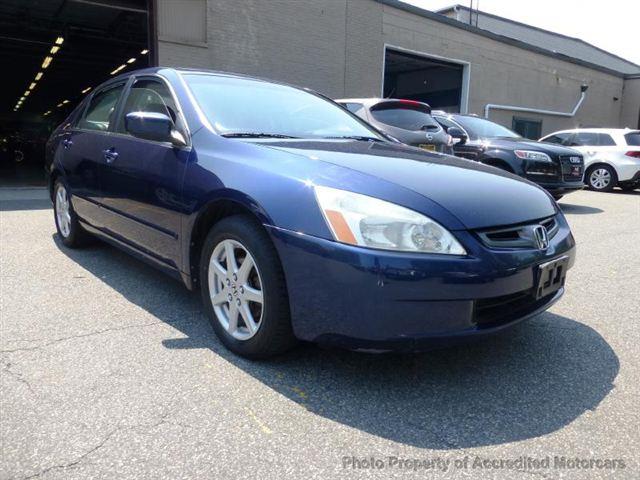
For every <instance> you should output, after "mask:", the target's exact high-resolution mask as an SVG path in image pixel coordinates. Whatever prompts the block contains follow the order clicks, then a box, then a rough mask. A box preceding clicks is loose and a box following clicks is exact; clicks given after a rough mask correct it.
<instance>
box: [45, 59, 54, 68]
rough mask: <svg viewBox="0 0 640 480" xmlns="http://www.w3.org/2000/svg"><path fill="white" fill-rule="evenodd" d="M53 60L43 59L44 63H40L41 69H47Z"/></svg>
mask: <svg viewBox="0 0 640 480" xmlns="http://www.w3.org/2000/svg"><path fill="white" fill-rule="evenodd" d="M51 60H53V57H44V61H43V62H42V68H47V67H48V66H49V64H50V63H51Z"/></svg>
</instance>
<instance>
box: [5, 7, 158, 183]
mask: <svg viewBox="0 0 640 480" xmlns="http://www.w3.org/2000/svg"><path fill="white" fill-rule="evenodd" d="M149 3H150V1H149V2H148V0H47V1H41V0H3V1H2V2H0V32H2V33H0V60H1V62H2V65H3V66H4V68H5V69H6V72H5V75H3V81H2V95H0V186H14V185H38V184H43V182H44V175H43V172H44V170H43V166H44V145H45V142H46V140H47V138H48V136H49V134H50V132H51V131H52V129H53V128H55V126H56V125H57V124H59V123H60V122H61V121H62V120H63V119H64V118H65V117H66V116H67V115H68V114H69V113H70V112H71V111H72V110H73V108H74V107H75V106H76V105H77V104H78V102H80V101H81V100H82V98H83V97H84V96H85V95H87V94H88V93H89V92H91V90H92V89H93V88H94V87H96V86H97V85H98V84H100V83H101V82H103V81H105V80H106V79H108V78H109V77H110V76H111V75H116V74H117V73H120V72H126V71H127V70H129V69H135V68H141V67H146V66H149V65H150V64H151V63H152V60H151V59H152V58H153V55H154V53H155V52H152V51H151V50H152V48H151V45H150V38H151V35H149V30H150V28H149V26H150V23H149V22H150V21H149V19H150V18H151V16H150V15H149V6H148V4H149Z"/></svg>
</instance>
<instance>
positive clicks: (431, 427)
mask: <svg viewBox="0 0 640 480" xmlns="http://www.w3.org/2000/svg"><path fill="white" fill-rule="evenodd" d="M44 197H45V195H44V192H43V191H41V190H18V189H15V190H11V189H4V190H0V268H1V271H0V302H1V303H0V309H1V310H0V315H1V322H0V329H1V330H0V385H1V391H0V393H1V404H0V422H1V423H0V427H1V429H0V433H1V455H0V457H1V458H0V478H1V479H27V478H41V479H80V478H92V479H112V478H118V479H120V478H126V479H137V478H140V479H147V478H171V479H174V478H176V479H178V478H179V479H196V478H197V479H204V478H212V479H226V478H260V479H284V478H295V479H298V478H308V479H312V478H313V479H315V478H317V479H328V478H365V477H366V478H385V479H386V478H413V477H418V478H420V477H429V478H479V477H482V478H508V479H512V478H531V475H535V476H540V477H543V478H629V479H631V478H640V465H639V463H638V451H639V449H640V433H639V428H638V427H639V426H640V413H639V412H640V408H639V399H640V386H639V383H640V382H638V378H640V361H639V358H640V356H639V355H638V345H639V344H640V333H639V331H640V330H639V328H638V322H639V319H640V280H639V279H640V255H639V253H640V228H639V227H640V192H638V191H636V192H635V193H633V194H623V193H613V194H598V193H593V192H579V193H574V194H571V195H569V196H567V197H565V199H563V200H562V201H561V205H562V207H563V210H564V211H565V213H566V215H567V218H568V220H569V223H570V224H571V226H572V228H573V230H574V234H575V236H576V239H577V241H578V245H579V246H578V248H579V250H578V259H577V263H576V266H575V267H574V269H573V270H571V271H570V273H569V277H568V284H567V294H566V295H565V297H564V298H563V299H562V300H561V301H560V302H559V303H558V304H556V305H555V306H554V307H552V308H551V310H550V311H549V312H547V313H545V314H543V315H540V316H539V317H537V318H536V319H533V320H531V321H529V322H525V323H524V324H522V325H519V326H517V327H515V328H514V329H512V330H510V331H509V332H507V333H506V334H504V335H501V336H499V337H495V338H492V339H489V340H487V341H485V342H482V343H476V344H473V345H468V346H463V347H457V348H453V349H448V350H441V351H436V352H430V353H426V354H420V355H403V356H397V355H368V354H358V353H352V352H346V351H340V350H325V349H320V348H318V347H316V346H313V345H302V346H301V347H299V348H298V349H296V350H295V351H293V352H291V353H290V354H288V355H286V356H284V357H280V358H277V359H275V360H272V361H269V362H261V363H254V362H250V361H245V360H242V359H240V358H237V357H234V356H233V355H231V354H229V353H228V352H227V351H225V350H224V348H223V347H222V345H221V344H220V342H218V340H217V339H216V338H215V336H214V335H213V333H212V331H211V328H210V326H209V325H208V324H207V321H206V319H205V318H204V315H203V313H202V309H201V307H200V304H199V299H198V296H197V294H194V293H190V292H188V291H187V290H186V289H184V288H183V287H182V286H181V284H179V283H177V282H175V281H174V280H172V279H170V278H167V277H165V276H163V275H162V274H161V273H158V272H156V271H155V270H153V269H152V268H150V267H148V266H146V265H144V264H142V263H140V262H138V261H136V260H134V259H132V258H130V257H128V256H127V255H126V254H124V253H121V252H119V251H117V250H116V249H114V248H112V247H109V246H107V245H104V244H100V243H98V244H96V245H94V246H91V247H89V248H86V249H84V250H75V251H72V250H67V249H65V248H64V247H62V245H61V243H60V242H59V241H58V239H57V237H56V235H55V228H54V223H53V214H52V211H51V209H50V205H49V203H48V202H47V201H46V200H45V199H44ZM563 457H564V458H565V463H563V460H562V458H563ZM576 458H577V459H578V460H583V461H582V462H581V461H577V462H576V461H575V459H576ZM394 459H395V460H394ZM465 459H466V460H465ZM518 459H521V460H519V462H520V463H514V464H512V465H511V466H508V464H506V463H505V462H506V461H507V460H514V461H515V460H518ZM528 459H529V460H528ZM545 459H546V460H545ZM566 459H569V461H568V463H566ZM500 460H503V463H502V465H500V463H499V461H500ZM534 460H535V461H539V462H542V463H539V464H537V466H536V464H534V463H532V462H533V461H534ZM482 461H485V462H484V464H483V463H482ZM486 461H493V463H487V462H486ZM545 461H548V462H550V463H548V464H545ZM589 461H591V463H589ZM597 461H599V462H600V463H599V464H597ZM606 461H608V462H609V463H606ZM612 461H615V463H611V462H612ZM367 462H368V463H367ZM380 462H382V465H381V463H380ZM465 462H466V463H465ZM478 462H480V463H478ZM572 462H573V463H572ZM620 462H622V463H620ZM399 465H400V466H402V468H401V467H400V466H399ZM482 465H484V466H482ZM598 465H599V466H598ZM607 465H608V467H607ZM612 465H615V468H613V467H612ZM365 466H370V467H371V466H373V468H364V467H365ZM481 466H482V468H481Z"/></svg>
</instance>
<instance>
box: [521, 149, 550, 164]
mask: <svg viewBox="0 0 640 480" xmlns="http://www.w3.org/2000/svg"><path fill="white" fill-rule="evenodd" d="M513 153H515V154H516V157H518V158H522V159H523V160H535V161H537V162H550V161H551V157H549V155H547V154H546V153H544V152H536V151H535V150H514V151H513Z"/></svg>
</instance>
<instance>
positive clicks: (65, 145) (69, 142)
mask: <svg viewBox="0 0 640 480" xmlns="http://www.w3.org/2000/svg"><path fill="white" fill-rule="evenodd" d="M71 145H73V140H71V139H69V138H65V139H64V140H62V146H63V148H69V147H70V146H71Z"/></svg>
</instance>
